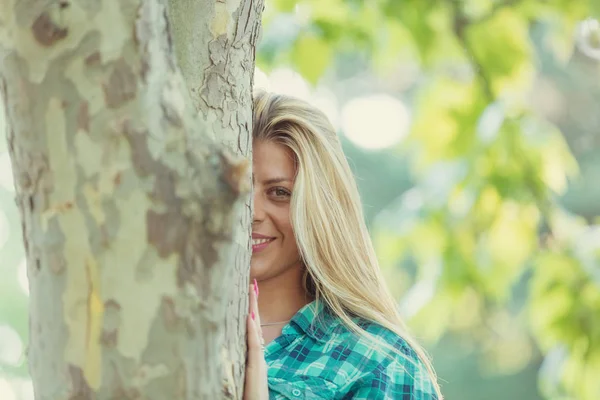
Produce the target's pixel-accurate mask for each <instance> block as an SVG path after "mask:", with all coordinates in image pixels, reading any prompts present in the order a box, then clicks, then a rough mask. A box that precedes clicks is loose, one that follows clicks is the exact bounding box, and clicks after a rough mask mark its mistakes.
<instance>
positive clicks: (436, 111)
mask: <svg viewBox="0 0 600 400" xmlns="http://www.w3.org/2000/svg"><path fill="white" fill-rule="evenodd" d="M598 15H600V1H598V0H590V1H584V0H497V1H495V0H465V1H458V0H456V1H451V0H448V1H440V0H438V1H435V0H372V1H362V0H297V1H292V0H267V5H266V9H265V13H264V32H263V36H262V41H261V44H260V47H259V49H258V53H257V72H256V77H255V84H256V86H259V87H262V88H266V89H268V90H271V91H276V92H281V93H287V94H291V95H294V96H297V97H301V98H304V99H307V100H309V101H310V102H312V103H314V104H316V105H317V106H319V107H320V108H321V109H322V110H323V111H325V112H326V113H327V115H328V116H329V117H330V119H331V121H332V123H333V124H334V126H335V127H336V128H337V129H338V130H339V134H340V138H341V140H342V143H343V146H344V149H345V151H346V154H347V156H348V158H349V160H350V163H351V166H352V167H353V169H354V171H355V173H356V176H357V180H358V183H359V186H360V190H361V193H362V197H363V202H364V209H365V213H366V217H367V220H368V225H369V228H370V231H371V234H372V236H373V239H374V242H375V245H376V248H377V253H378V257H379V260H380V262H381V266H382V268H383V270H384V272H385V274H386V277H387V279H388V282H389V285H390V287H391V288H392V290H393V292H394V293H395V295H396V296H397V298H398V303H399V305H400V307H401V308H402V311H403V313H404V314H405V316H406V318H407V320H408V321H409V324H410V326H411V328H412V330H413V332H414V334H415V335H416V336H417V337H418V338H419V339H420V340H421V341H422V343H424V344H425V346H426V348H427V349H428V351H429V352H430V354H431V356H432V358H433V361H434V366H435V368H436V369H437V371H438V374H439V377H440V380H441V382H442V388H443V392H444V394H445V395H446V397H447V399H448V400H481V399H485V400H496V399H497V400H504V399H507V398H510V399H518V400H521V399H523V400H538V399H539V400H541V399H556V400H558V399H561V400H569V399H573V400H598V399H600V219H599V218H598V216H599V215H600V23H599V22H598V20H597V19H595V18H596V17H598ZM0 136H2V137H0V267H1V271H2V272H1V275H0V276H1V278H0V399H2V400H20V399H23V400H28V399H31V398H32V391H31V384H30V382H29V379H28V373H27V366H26V359H25V357H24V351H25V348H26V343H27V326H28V322H27V302H28V289H27V277H26V272H25V261H24V252H23V248H22V242H21V240H22V239H21V230H20V221H19V215H18V211H17V208H16V206H15V203H14V188H13V180H12V172H11V168H10V160H9V157H8V154H7V151H6V140H5V138H4V120H3V114H2V113H0ZM315 173H318V171H315Z"/></svg>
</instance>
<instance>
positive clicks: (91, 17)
mask: <svg viewBox="0 0 600 400" xmlns="http://www.w3.org/2000/svg"><path fill="white" fill-rule="evenodd" d="M262 7H263V5H262V1H257V0H254V1H252V0H225V1H217V2H214V1H207V0H198V1H196V0H194V1H192V0H171V2H170V3H167V0H120V1H116V0H103V1H99V0H98V1H89V0H79V1H67V0H63V1H25V0H3V1H2V2H0V62H1V64H0V87H1V90H2V94H3V96H4V99H5V102H4V104H5V108H6V109H5V111H6V115H7V122H8V129H7V131H8V135H7V136H8V144H9V153H10V156H11V160H12V166H13V171H14V175H15V186H16V190H17V198H16V200H17V203H18V205H19V209H20V212H21V217H22V222H23V223H22V227H23V240H24V243H25V249H26V254H27V265H28V276H29V281H30V304H31V305H30V345H29V364H30V372H31V376H32V379H33V382H34V391H35V394H36V399H52V400H55V399H70V400H74V399H82V400H83V399H115V398H118V399H186V400H187V399H211V400H212V399H218V398H234V399H238V398H241V396H242V391H241V388H242V387H243V366H244V360H245V340H244V338H245V323H244V321H245V316H246V313H247V290H248V289H247V288H248V268H249V247H250V243H249V230H250V222H251V221H250V203H249V201H250V196H248V194H249V191H250V178H249V166H250V162H249V158H250V151H251V146H250V143H251V141H250V131H251V105H252V102H251V87H252V75H253V69H254V48H255V44H256V41H257V38H258V34H259V31H260V14H261V12H262Z"/></svg>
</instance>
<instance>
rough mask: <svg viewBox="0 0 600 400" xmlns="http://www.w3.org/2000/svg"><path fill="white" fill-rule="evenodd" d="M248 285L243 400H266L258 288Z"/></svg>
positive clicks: (267, 393) (266, 391) (265, 375)
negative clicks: (246, 355) (248, 304)
mask: <svg viewBox="0 0 600 400" xmlns="http://www.w3.org/2000/svg"><path fill="white" fill-rule="evenodd" d="M256 285H257V284H256V280H254V284H253V285H250V313H249V315H248V317H247V321H246V326H247V341H248V358H247V362H246V383H245V385H244V400H268V399H269V385H268V384H267V363H266V361H265V356H264V354H263V349H262V342H263V341H262V330H261V328H260V316H259V315H258V286H256ZM253 317H254V318H253Z"/></svg>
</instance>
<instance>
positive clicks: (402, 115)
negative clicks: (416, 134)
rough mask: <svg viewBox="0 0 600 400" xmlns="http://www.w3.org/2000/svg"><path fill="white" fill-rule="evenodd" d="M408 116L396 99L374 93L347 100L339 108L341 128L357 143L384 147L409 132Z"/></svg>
mask: <svg viewBox="0 0 600 400" xmlns="http://www.w3.org/2000/svg"><path fill="white" fill-rule="evenodd" d="M409 121H410V116H409V113H408V110H407V108H406V106H405V105H404V104H403V103H402V102H401V101H400V100H398V99H396V98H394V97H392V96H389V95H385V94H377V95H370V96H365V97H359V98H356V99H353V100H350V101H349V102H348V103H346V105H345V106H344V108H343V110H342V130H343V132H344V134H345V135H346V136H347V137H348V139H350V140H351V141H352V142H353V143H354V144H356V145H357V146H360V147H363V148H365V149H372V150H375V149H383V148H386V147H390V146H393V145H395V144H397V143H399V142H400V141H401V140H402V139H403V138H404V137H405V136H406V134H407V133H408V128H409Z"/></svg>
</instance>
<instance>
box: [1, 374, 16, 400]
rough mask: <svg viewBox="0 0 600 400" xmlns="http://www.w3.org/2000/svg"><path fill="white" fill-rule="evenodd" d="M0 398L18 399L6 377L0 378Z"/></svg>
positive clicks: (3, 399) (7, 399) (4, 399)
mask: <svg viewBox="0 0 600 400" xmlns="http://www.w3.org/2000/svg"><path fill="white" fill-rule="evenodd" d="M0 399H2V400H17V396H16V395H15V392H14V390H13V389H12V387H11V385H10V383H8V381H7V380H6V379H4V378H0Z"/></svg>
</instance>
